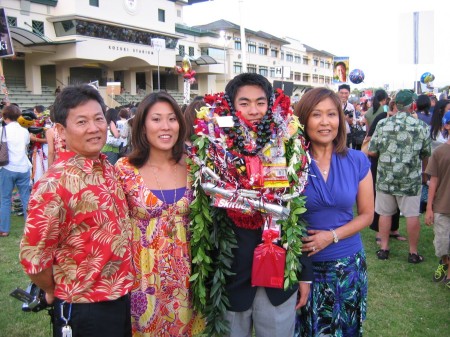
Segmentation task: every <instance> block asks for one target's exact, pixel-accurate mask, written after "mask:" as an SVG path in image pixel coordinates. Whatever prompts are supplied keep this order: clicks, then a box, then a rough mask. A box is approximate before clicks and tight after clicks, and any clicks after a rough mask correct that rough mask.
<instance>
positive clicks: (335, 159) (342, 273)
mask: <svg viewBox="0 0 450 337" xmlns="http://www.w3.org/2000/svg"><path fill="white" fill-rule="evenodd" d="M341 103H342V100H340V99H339V97H338V96H337V95H336V94H335V93H334V92H332V91H331V90H329V89H327V88H315V89H312V90H310V91H309V92H307V93H306V94H305V95H304V96H303V97H302V98H301V100H300V102H299V103H298V105H297V106H296V108H295V111H294V113H295V115H296V116H298V117H299V119H300V123H301V124H302V125H304V126H305V131H306V138H307V140H308V141H309V142H310V147H309V151H310V154H311V159H312V161H311V167H310V174H309V176H308V183H307V185H306V189H305V196H306V205H305V208H306V212H305V213H304V220H305V221H306V223H307V224H308V227H307V229H308V236H307V237H305V238H304V240H303V241H304V244H303V249H302V251H303V253H304V254H308V255H309V256H311V257H312V260H313V271H314V280H313V283H312V290H311V293H310V295H309V298H308V302H307V304H306V306H305V307H304V308H302V309H301V313H300V317H299V324H298V325H297V335H298V336H304V337H306V336H361V335H362V323H363V321H364V320H365V317H366V307H367V267H366V257H365V253H364V248H363V245H362V240H361V236H360V234H359V232H360V231H361V230H362V229H364V228H365V227H367V226H369V224H370V223H371V221H372V219H373V207H374V206H373V205H374V202H373V192H372V174H371V172H370V162H369V160H368V159H367V157H366V156H365V155H364V153H362V152H361V151H355V150H352V149H348V148H347V147H346V144H345V137H346V135H345V133H346V132H345V120H344V118H345V117H344V112H343V109H342V104H341ZM355 202H356V205H357V210H358V214H357V216H356V217H354V215H353V206H354V205H355ZM349 312H351V313H352V314H351V315H349V314H348V313H349Z"/></svg>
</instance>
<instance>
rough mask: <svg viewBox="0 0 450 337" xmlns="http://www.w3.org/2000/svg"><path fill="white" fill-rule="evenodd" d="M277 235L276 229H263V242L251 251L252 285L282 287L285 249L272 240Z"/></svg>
mask: <svg viewBox="0 0 450 337" xmlns="http://www.w3.org/2000/svg"><path fill="white" fill-rule="evenodd" d="M277 236H278V233H277V232H276V231H273V230H266V231H264V233H263V241H264V243H261V244H260V245H258V247H256V248H255V251H254V252H253V266H252V286H253V287H268V288H280V289H281V288H283V281H284V265H285V263H286V251H285V250H284V249H283V248H282V247H279V246H277V245H275V244H274V243H273V242H272V240H273V239H275V238H277Z"/></svg>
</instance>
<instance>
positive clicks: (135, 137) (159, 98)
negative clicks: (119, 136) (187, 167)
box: [128, 91, 186, 168]
mask: <svg viewBox="0 0 450 337" xmlns="http://www.w3.org/2000/svg"><path fill="white" fill-rule="evenodd" d="M159 102H165V103H168V104H169V105H170V106H171V107H172V110H173V112H174V113H175V116H176V118H177V121H178V124H179V126H180V129H179V132H178V139H177V141H176V143H175V145H174V146H173V148H172V159H173V160H175V162H176V163H178V162H179V161H180V160H181V158H182V157H183V154H184V137H185V134H186V124H185V121H184V116H183V114H182V112H181V109H180V107H179V105H178V104H177V102H176V101H175V99H174V98H173V97H172V96H170V95H169V94H168V93H166V92H164V91H158V92H152V93H151V94H149V95H147V96H146V97H145V98H144V99H143V100H142V102H141V103H139V106H138V109H137V112H136V116H134V118H133V126H132V128H131V143H132V146H133V150H132V152H131V153H130V155H129V156H128V158H129V162H130V164H132V165H134V166H135V167H137V168H141V167H142V166H144V164H145V163H146V162H147V160H148V158H149V157H150V143H149V142H148V139H147V135H146V131H145V120H146V119H147V115H148V112H149V111H150V109H151V108H152V107H153V106H154V105H155V104H156V103H159Z"/></svg>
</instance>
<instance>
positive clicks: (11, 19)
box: [8, 16, 17, 27]
mask: <svg viewBox="0 0 450 337" xmlns="http://www.w3.org/2000/svg"><path fill="white" fill-rule="evenodd" d="M8 25H9V26H10V27H17V18H14V17H12V16H8Z"/></svg>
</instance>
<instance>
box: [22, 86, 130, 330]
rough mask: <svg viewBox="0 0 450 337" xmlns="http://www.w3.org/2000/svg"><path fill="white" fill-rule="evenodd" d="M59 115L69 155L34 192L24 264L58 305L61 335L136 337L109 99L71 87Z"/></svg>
mask: <svg viewBox="0 0 450 337" xmlns="http://www.w3.org/2000/svg"><path fill="white" fill-rule="evenodd" d="M54 109H55V111H54V113H55V122H56V127H57V129H58V132H59V134H60V135H61V137H62V138H63V139H64V140H65V142H66V146H67V152H64V153H61V154H60V156H59V158H58V160H57V161H56V162H55V163H54V164H53V165H52V167H51V168H49V170H48V171H47V172H46V173H45V175H44V176H43V177H42V178H41V179H40V180H39V181H38V182H37V183H36V184H35V186H34V188H33V192H32V196H31V199H30V202H29V210H28V212H29V213H28V218H27V222H26V226H25V232H24V236H23V239H22V242H21V246H20V262H21V263H22V265H23V267H24V270H25V272H26V273H27V274H28V275H29V277H30V278H31V280H32V281H33V282H34V283H35V284H36V285H37V286H39V287H40V288H41V289H43V290H44V291H45V292H46V299H47V301H48V302H49V303H50V304H53V305H54V317H53V320H52V322H53V336H54V337H56V336H58V337H59V336H62V334H63V333H62V331H63V330H72V336H74V337H75V336H83V337H90V336H102V337H103V336H117V337H119V336H120V337H123V336H131V322H130V302H129V297H128V292H129V290H130V288H131V286H132V284H133V280H134V270H133V268H132V265H131V247H130V238H131V228H130V223H129V218H128V207H127V204H126V199H125V195H124V192H123V190H122V189H121V187H120V185H119V184H118V183H117V180H116V177H115V169H114V167H113V166H111V165H110V164H109V162H108V160H107V159H106V156H104V155H103V154H101V153H100V151H101V149H102V147H103V145H104V144H105V142H106V131H107V123H106V119H105V116H104V112H105V105H104V102H103V99H102V98H101V96H100V94H99V93H98V91H97V90H96V89H94V88H92V87H91V86H88V85H84V86H77V87H66V88H65V89H64V90H62V92H61V93H60V94H59V95H58V97H57V98H56V100H55V104H54ZM66 320H67V321H66Z"/></svg>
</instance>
